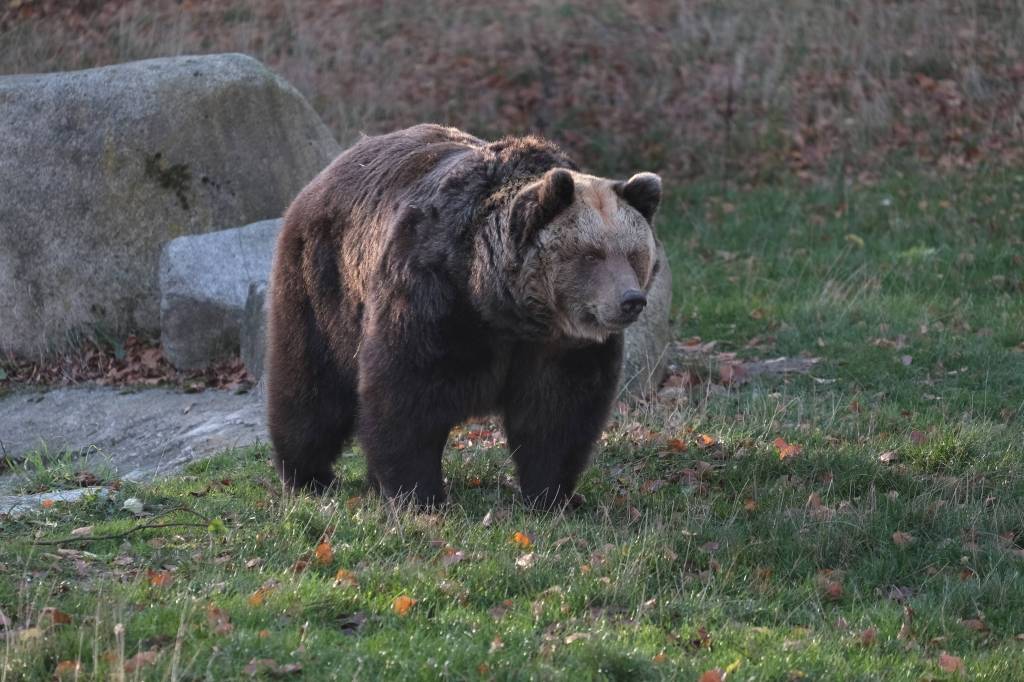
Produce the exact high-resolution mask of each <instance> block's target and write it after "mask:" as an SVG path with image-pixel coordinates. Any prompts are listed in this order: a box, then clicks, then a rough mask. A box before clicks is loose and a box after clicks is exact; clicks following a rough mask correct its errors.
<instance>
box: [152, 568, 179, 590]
mask: <svg viewBox="0 0 1024 682" xmlns="http://www.w3.org/2000/svg"><path fill="white" fill-rule="evenodd" d="M146 579H147V580H148V581H149V584H150V585H152V586H153V587H167V586H168V585H170V584H171V582H173V581H174V575H173V574H171V572H170V571H154V570H153V569H152V568H149V569H146Z"/></svg>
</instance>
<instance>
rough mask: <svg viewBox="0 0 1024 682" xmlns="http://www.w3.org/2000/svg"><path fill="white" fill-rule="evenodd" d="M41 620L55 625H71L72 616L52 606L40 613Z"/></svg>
mask: <svg viewBox="0 0 1024 682" xmlns="http://www.w3.org/2000/svg"><path fill="white" fill-rule="evenodd" d="M39 620H49V621H50V622H51V623H53V624H54V625H70V624H71V616H69V615H68V614H66V613H64V612H63V611H61V610H59V609H55V608H53V607H52V606H47V607H46V608H44V609H43V610H42V611H41V612H40V614H39Z"/></svg>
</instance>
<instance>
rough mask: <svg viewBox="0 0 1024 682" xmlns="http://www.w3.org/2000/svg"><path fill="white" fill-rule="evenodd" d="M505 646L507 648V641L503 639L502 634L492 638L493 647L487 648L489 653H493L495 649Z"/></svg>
mask: <svg viewBox="0 0 1024 682" xmlns="http://www.w3.org/2000/svg"><path fill="white" fill-rule="evenodd" d="M503 648H505V642H504V641H503V640H502V639H501V635H495V636H494V639H492V640H491V647H490V649H488V650H487V653H489V654H493V653H494V652H495V651H499V650H501V649H503Z"/></svg>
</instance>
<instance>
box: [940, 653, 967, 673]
mask: <svg viewBox="0 0 1024 682" xmlns="http://www.w3.org/2000/svg"><path fill="white" fill-rule="evenodd" d="M939 667H940V668H942V669H943V670H945V671H946V672H947V673H957V672H963V671H964V660H963V659H962V658H960V657H959V656H953V655H952V654H947V653H946V652H945V651H943V652H942V653H940V654H939Z"/></svg>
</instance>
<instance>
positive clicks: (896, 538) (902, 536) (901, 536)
mask: <svg viewBox="0 0 1024 682" xmlns="http://www.w3.org/2000/svg"><path fill="white" fill-rule="evenodd" d="M892 541H893V542H894V543H896V546H897V547H906V546H907V545H909V544H910V543H912V542H913V541H914V536H913V535H911V534H910V533H904V532H903V531H900V530H898V531H896V532H895V533H893V534H892Z"/></svg>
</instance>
